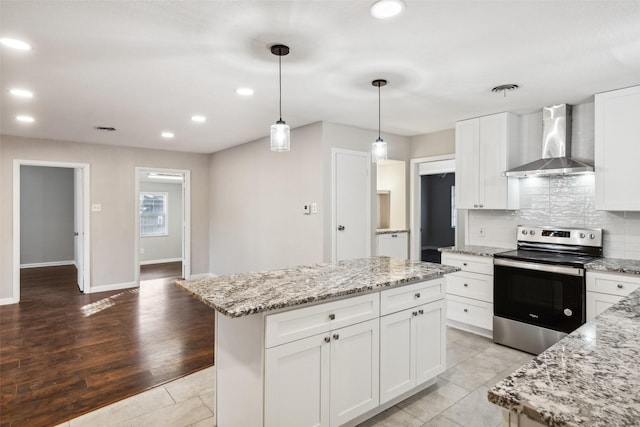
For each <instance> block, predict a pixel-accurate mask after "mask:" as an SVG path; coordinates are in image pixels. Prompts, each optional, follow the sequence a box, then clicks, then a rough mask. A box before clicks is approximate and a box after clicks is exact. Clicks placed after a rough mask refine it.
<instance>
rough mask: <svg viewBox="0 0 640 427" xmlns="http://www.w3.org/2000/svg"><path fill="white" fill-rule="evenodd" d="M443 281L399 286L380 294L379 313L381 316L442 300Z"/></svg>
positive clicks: (436, 280)
mask: <svg viewBox="0 0 640 427" xmlns="http://www.w3.org/2000/svg"><path fill="white" fill-rule="evenodd" d="M444 284H445V279H444V278H441V279H434V280H429V281H427V282H420V283H415V284H413V285H407V286H401V287H398V288H394V289H389V290H388V291H382V292H381V293H380V313H381V315H382V316H384V315H385V314H389V313H395V312H396V311H401V310H405V309H407V308H411V307H416V306H418V305H420V304H425V303H428V302H432V301H436V300H439V299H443V298H444V295H445V286H444Z"/></svg>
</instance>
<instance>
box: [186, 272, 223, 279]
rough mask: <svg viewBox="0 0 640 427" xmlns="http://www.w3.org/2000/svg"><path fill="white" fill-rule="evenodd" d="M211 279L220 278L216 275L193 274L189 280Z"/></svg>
mask: <svg viewBox="0 0 640 427" xmlns="http://www.w3.org/2000/svg"><path fill="white" fill-rule="evenodd" d="M211 277H218V275H217V274H214V273H200V274H192V275H191V276H189V280H191V279H209V278H211Z"/></svg>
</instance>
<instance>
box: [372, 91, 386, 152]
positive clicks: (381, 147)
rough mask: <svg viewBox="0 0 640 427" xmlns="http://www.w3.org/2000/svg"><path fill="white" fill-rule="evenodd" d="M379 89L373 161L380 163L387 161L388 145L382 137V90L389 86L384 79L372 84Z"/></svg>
mask: <svg viewBox="0 0 640 427" xmlns="http://www.w3.org/2000/svg"><path fill="white" fill-rule="evenodd" d="M371 84H372V85H374V86H376V87H377V88H378V139H376V142H374V143H373V144H371V161H372V162H373V163H378V162H379V161H381V160H387V143H386V142H384V140H383V139H382V138H381V137H380V88H381V87H382V86H385V85H386V84H387V81H386V80H384V79H378V80H374V81H372V82H371Z"/></svg>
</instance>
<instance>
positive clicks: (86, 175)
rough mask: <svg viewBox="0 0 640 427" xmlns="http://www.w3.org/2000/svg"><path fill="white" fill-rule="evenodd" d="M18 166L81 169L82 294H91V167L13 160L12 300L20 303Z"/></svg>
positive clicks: (65, 163) (78, 164)
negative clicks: (82, 222) (83, 243)
mask: <svg viewBox="0 0 640 427" xmlns="http://www.w3.org/2000/svg"><path fill="white" fill-rule="evenodd" d="M20 166H45V167H56V168H70V169H78V168H80V169H82V170H83V174H82V180H83V183H82V184H83V200H82V204H83V209H82V211H83V214H84V215H83V216H84V224H83V228H84V242H85V245H84V251H83V252H84V254H83V257H84V261H83V263H82V264H83V271H82V274H83V277H84V292H85V293H90V292H91V233H90V231H91V222H90V220H91V214H90V213H91V198H90V197H91V192H90V189H91V165H90V164H89V163H72V162H52V161H46V160H24V159H13V259H12V265H13V278H12V280H13V298H12V299H13V300H15V302H20Z"/></svg>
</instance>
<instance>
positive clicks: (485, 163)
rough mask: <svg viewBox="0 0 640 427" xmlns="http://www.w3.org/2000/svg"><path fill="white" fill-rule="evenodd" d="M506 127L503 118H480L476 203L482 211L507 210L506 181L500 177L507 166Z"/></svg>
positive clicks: (496, 116) (500, 115)
mask: <svg viewBox="0 0 640 427" xmlns="http://www.w3.org/2000/svg"><path fill="white" fill-rule="evenodd" d="M506 127H507V126H506V116H505V115H504V114H494V115H492V116H486V117H481V118H480V149H479V153H480V155H479V161H480V166H479V171H478V177H479V190H478V201H479V203H480V207H481V208H484V209H504V208H505V207H506V206H507V191H506V187H507V178H506V177H504V176H502V173H503V172H504V171H505V170H506V165H507V161H506V156H507V144H506V142H507V136H506ZM456 172H457V171H456Z"/></svg>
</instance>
